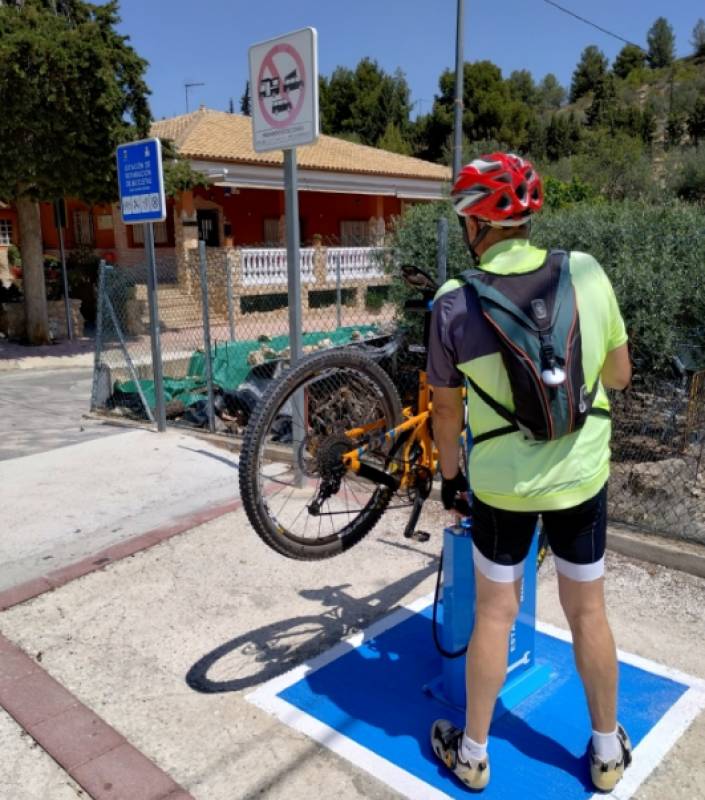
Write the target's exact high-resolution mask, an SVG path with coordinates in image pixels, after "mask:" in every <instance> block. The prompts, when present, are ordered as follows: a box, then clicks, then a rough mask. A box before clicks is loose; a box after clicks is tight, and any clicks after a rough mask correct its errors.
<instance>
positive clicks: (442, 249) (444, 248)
mask: <svg viewBox="0 0 705 800" xmlns="http://www.w3.org/2000/svg"><path fill="white" fill-rule="evenodd" d="M437 241H438V244H437V250H436V273H437V275H438V285H439V286H442V285H443V284H444V283H445V282H446V280H447V279H448V218H447V217H441V218H440V219H439V220H438V240H437Z"/></svg>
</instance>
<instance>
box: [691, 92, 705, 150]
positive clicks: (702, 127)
mask: <svg viewBox="0 0 705 800" xmlns="http://www.w3.org/2000/svg"><path fill="white" fill-rule="evenodd" d="M687 127H688V133H689V134H690V137H691V139H692V140H693V144H694V145H695V146H696V147H699V146H700V141H701V140H702V139H705V97H698V99H697V100H696V101H695V106H694V107H693V110H692V111H691V112H690V114H689V115H688V122H687Z"/></svg>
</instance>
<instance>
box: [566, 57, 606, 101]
mask: <svg viewBox="0 0 705 800" xmlns="http://www.w3.org/2000/svg"><path fill="white" fill-rule="evenodd" d="M606 72H607V57H606V56H605V54H604V53H603V52H602V51H601V50H600V49H599V48H598V47H596V46H595V45H594V44H591V45H588V46H587V47H586V48H585V49H584V50H583V52H582V54H581V56H580V61H579V62H578V65H577V66H576V68H575V71H574V72H573V80H572V81H571V84H570V102H571V103H574V102H575V101H576V100H578V99H579V98H580V97H582V96H583V95H585V94H587V93H588V92H594V91H595V89H596V88H597V85H598V84H599V82H600V81H601V80H602V78H603V77H604V75H605V73H606Z"/></svg>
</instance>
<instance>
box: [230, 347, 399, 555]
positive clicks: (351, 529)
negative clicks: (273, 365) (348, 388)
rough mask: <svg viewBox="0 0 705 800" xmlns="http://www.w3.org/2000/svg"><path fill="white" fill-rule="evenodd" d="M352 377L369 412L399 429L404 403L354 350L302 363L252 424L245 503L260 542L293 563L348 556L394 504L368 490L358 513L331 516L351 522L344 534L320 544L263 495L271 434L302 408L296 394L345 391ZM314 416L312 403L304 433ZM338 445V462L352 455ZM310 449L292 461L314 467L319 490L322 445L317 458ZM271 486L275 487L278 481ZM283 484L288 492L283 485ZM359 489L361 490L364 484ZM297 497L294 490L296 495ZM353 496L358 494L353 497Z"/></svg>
mask: <svg viewBox="0 0 705 800" xmlns="http://www.w3.org/2000/svg"><path fill="white" fill-rule="evenodd" d="M334 376H336V377H334ZM353 376H354V378H355V381H357V382H358V383H360V384H362V385H363V386H364V390H365V392H369V399H368V403H369V404H370V407H371V408H374V409H379V410H381V412H382V416H381V420H382V422H383V423H384V426H385V427H387V428H390V427H393V426H394V425H396V424H398V422H399V421H400V420H401V415H402V410H401V400H400V399H399V394H398V392H397V389H396V387H395V386H394V384H393V383H392V380H391V378H390V377H389V375H388V374H387V373H386V372H385V371H384V370H383V369H382V368H381V367H380V366H379V365H378V364H376V363H375V362H374V361H373V360H372V359H371V358H369V357H368V356H366V355H365V354H363V353H361V352H356V351H355V350H332V351H329V352H324V353H317V354H314V355H311V356H307V357H305V358H303V359H302V360H301V361H299V362H298V363H297V364H296V365H294V366H293V367H292V368H290V369H289V370H288V371H287V372H285V373H284V374H283V375H282V376H281V378H279V379H278V380H277V381H276V382H275V383H274V384H273V385H272V386H271V387H269V389H268V390H267V392H266V393H265V394H264V396H263V397H262V400H261V402H260V404H259V406H258V408H257V409H256V411H255V412H254V414H253V415H252V417H251V418H250V420H249V424H248V426H247V429H246V433H245V438H244V441H243V445H242V451H241V456H240V465H239V479H240V496H241V498H242V503H243V506H244V508H245V511H246V513H247V516H248V518H249V520H250V523H251V524H252V526H253V528H254V529H255V531H256V533H257V534H258V536H259V537H260V538H261V539H262V540H263V541H264V542H265V544H267V545H268V546H269V547H271V548H272V549H274V550H275V551H276V552H278V553H280V554H282V555H284V556H287V557H289V558H294V559H299V560H319V559H324V558H330V557H332V556H335V555H338V554H339V553H342V552H344V551H345V550H348V549H349V548H350V547H352V546H353V545H355V544H357V543H358V542H359V541H360V540H361V539H362V538H363V537H364V536H366V535H367V534H368V533H369V532H370V531H371V530H372V528H373V527H374V526H375V525H376V524H377V522H378V521H379V519H380V517H381V516H382V514H383V513H384V510H385V508H386V507H387V505H388V504H389V501H390V499H391V494H390V492H389V490H387V489H384V488H382V487H380V486H378V485H376V484H369V487H370V488H369V491H370V497H369V500H368V501H367V502H365V503H360V505H361V508H359V510H356V511H354V512H352V511H349V510H347V511H332V512H330V513H329V517H330V518H331V519H332V517H333V515H334V514H338V515H343V514H347V516H348V518H349V519H348V521H347V522H346V523H345V524H344V525H343V527H342V528H341V529H340V530H339V531H334V532H331V533H330V534H328V535H320V536H318V537H316V538H304V537H302V536H301V535H299V534H297V533H294V532H292V531H291V530H289V529H288V528H287V525H284V524H282V521H281V520H280V519H279V518H278V517H277V516H276V514H275V513H274V511H273V509H272V508H271V507H270V506H271V505H273V502H272V501H271V499H270V496H268V495H267V494H266V492H264V491H263V490H262V486H261V483H262V481H263V480H264V481H266V480H268V478H267V474H266V470H267V466H268V459H269V462H271V457H270V456H268V455H267V453H266V452H265V451H266V449H267V446H268V441H267V439H268V437H269V438H270V441H271V438H272V437H271V432H272V431H273V430H274V428H275V426H276V424H277V420H278V419H280V417H278V416H277V415H278V414H279V415H281V411H282V409H285V408H287V407H288V408H289V409H293V408H296V407H297V406H295V402H294V398H295V396H296V395H297V393H301V394H302V393H303V392H304V391H306V390H305V388H304V387H307V386H315V385H316V384H317V383H321V384H323V382H324V381H326V380H328V381H331V382H333V381H334V380H337V381H340V385H341V386H342V385H345V384H344V381H345V380H347V379H349V382H350V385H353ZM375 403H376V405H375ZM310 413H312V412H310V410H309V406H308V403H307V404H306V410H305V411H303V412H302V414H301V417H302V427H303V428H304V429H306V426H307V424H308V416H309V414H310ZM292 415H293V412H292ZM292 419H293V416H292ZM353 427H354V425H353ZM328 434H329V435H328V436H327V438H326V439H323V441H324V443H325V442H327V441H328V440H329V439H331V438H334V436H335V431H329V432H328ZM319 438H320V437H319ZM353 444H355V443H353ZM333 445H334V446H337V447H338V450H335V451H334V450H332V449H331V452H332V453H334V456H335V457H336V458H337V457H338V454H339V453H340V452H341V451H342V450H345V449H350V446H349V445H348V444H347V443H346V441H345V439H344V438H343V439H342V444H341V442H340V441H337V442H336V441H334V442H333ZM307 447H308V445H306V442H305V441H304V443H303V444H302V445H301V448H300V450H299V455H298V456H297V455H296V453H295V451H294V446H293V445H292V447H291V448H290V451H291V452H294V456H293V460H294V461H295V462H296V459H297V458H299V459H301V458H303V456H302V455H301V453H303V454H304V455H305V457H306V459H308V460H307V462H306V463H307V464H308V465H309V466H308V469H309V472H307V475H309V476H310V481H311V482H314V481H316V478H317V477H318V485H320V481H321V475H320V474H318V476H316V469H317V467H316V463H317V462H316V458H317V457H318V458H320V450H321V449H322V447H323V445H321V448H320V449H319V454H318V456H316V455H315V454H314V455H313V456H312V455H311V453H308V452H305V451H306V448H307ZM311 464H313V466H311ZM270 465H271V463H270ZM382 466H385V464H384V462H382ZM292 469H293V467H292ZM321 469H322V468H321ZM270 480H272V481H274V482H276V481H275V479H274V478H272V479H270ZM279 482H280V483H282V484H284V485H286V486H287V487H288V486H289V484H286V483H285V482H284V481H283V480H282V481H279ZM354 485H355V486H356V488H358V489H359V484H354ZM279 491H281V490H279ZM293 494H294V489H292V495H293ZM353 494H355V493H354V491H353ZM356 499H357V497H356ZM285 503H286V499H285ZM284 505H285V504H284ZM282 507H284V506H282ZM309 509H310V506H309V505H307V504H305V503H304V504H303V505H302V508H301V511H300V512H299V514H298V515H297V516H298V519H301V514H303V515H304V518H305V517H306V515H307V514H309V515H310V511H309ZM350 517H352V518H350ZM330 525H331V528H334V524H333V522H330ZM319 533H320V522H319Z"/></svg>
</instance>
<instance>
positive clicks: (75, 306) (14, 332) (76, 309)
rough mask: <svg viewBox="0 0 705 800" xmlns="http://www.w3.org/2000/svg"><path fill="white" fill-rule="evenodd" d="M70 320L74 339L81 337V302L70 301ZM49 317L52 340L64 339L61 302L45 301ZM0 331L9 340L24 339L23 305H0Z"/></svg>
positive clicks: (64, 322)
mask: <svg viewBox="0 0 705 800" xmlns="http://www.w3.org/2000/svg"><path fill="white" fill-rule="evenodd" d="M70 303H71V320H72V327H73V335H74V337H77V338H78V337H81V336H83V317H82V316H81V310H80V309H81V301H80V300H71V301H70ZM47 312H48V315H49V332H50V333H51V337H52V338H53V339H66V338H68V333H67V331H66V310H65V306H64V301H63V300H49V301H47ZM0 331H2V333H4V334H5V335H6V336H7V337H8V338H9V339H24V338H25V336H26V334H27V330H26V325H25V313H24V303H5V304H0Z"/></svg>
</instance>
